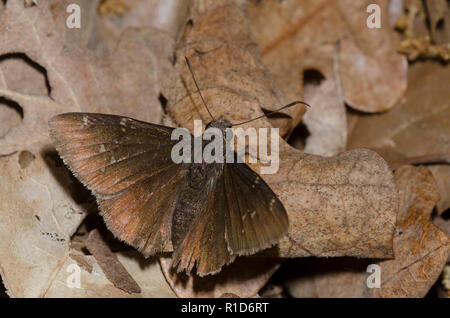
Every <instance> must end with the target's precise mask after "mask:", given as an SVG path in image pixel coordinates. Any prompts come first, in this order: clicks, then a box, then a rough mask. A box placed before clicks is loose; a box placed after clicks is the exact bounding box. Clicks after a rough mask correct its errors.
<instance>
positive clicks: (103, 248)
mask: <svg viewBox="0 0 450 318" xmlns="http://www.w3.org/2000/svg"><path fill="white" fill-rule="evenodd" d="M86 247H87V249H88V250H89V252H91V254H92V255H93V256H94V257H95V259H96V261H97V263H98V264H99V265H100V267H101V269H102V270H103V272H104V273H105V275H106V277H107V278H108V279H109V280H110V281H111V282H112V283H113V284H114V286H116V287H117V288H119V289H122V290H124V291H126V292H128V293H130V294H131V293H140V292H141V288H140V287H139V285H138V284H137V283H136V281H135V280H134V279H133V277H131V275H130V274H129V273H128V272H127V270H126V269H125V267H123V265H122V264H121V263H120V262H119V260H118V259H117V256H116V255H115V254H114V253H113V252H112V251H111V250H110V248H109V246H108V244H106V242H105V241H104V239H103V238H102V236H101V235H100V233H99V232H98V231H97V230H93V231H91V232H90V233H89V237H88V238H87V240H86Z"/></svg>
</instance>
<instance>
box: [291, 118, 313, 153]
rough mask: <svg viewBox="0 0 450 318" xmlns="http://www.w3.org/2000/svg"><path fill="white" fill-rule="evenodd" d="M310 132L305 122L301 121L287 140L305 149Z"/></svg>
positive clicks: (293, 145)
mask: <svg viewBox="0 0 450 318" xmlns="http://www.w3.org/2000/svg"><path fill="white" fill-rule="evenodd" d="M310 135H311V134H310V132H309V130H308V128H307V127H306V125H305V124H304V123H302V122H301V123H300V124H298V125H297V127H295V128H294V130H293V131H292V133H291V135H290V136H289V138H288V140H287V142H288V143H289V145H291V146H292V147H294V148H297V149H300V150H303V149H304V148H305V145H306V139H307V138H308V137H309V136H310Z"/></svg>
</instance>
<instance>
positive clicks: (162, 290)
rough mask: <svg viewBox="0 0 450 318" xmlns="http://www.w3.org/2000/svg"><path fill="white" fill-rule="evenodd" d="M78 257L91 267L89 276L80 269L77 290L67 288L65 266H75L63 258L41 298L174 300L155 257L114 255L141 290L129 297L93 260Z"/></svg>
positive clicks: (69, 273) (134, 254)
mask: <svg viewBox="0 0 450 318" xmlns="http://www.w3.org/2000/svg"><path fill="white" fill-rule="evenodd" d="M75 253H78V254H77V255H79V257H83V258H85V259H86V260H85V261H86V262H89V263H91V264H93V269H92V272H91V273H89V272H88V271H86V270H85V269H84V268H83V267H81V277H80V282H81V286H80V288H70V287H68V285H67V281H68V280H70V275H72V274H73V272H72V271H70V270H69V269H71V268H70V267H69V266H70V265H73V264H77V262H75V261H73V260H72V259H70V258H67V259H66V261H65V263H64V264H61V270H60V271H59V272H58V273H57V275H56V277H55V278H54V283H53V284H52V285H51V287H50V288H49V290H48V291H47V292H46V294H45V295H44V296H45V297H50V298H52V297H57V298H61V297H84V298H98V297H102V298H105V297H111V298H112V297H142V298H144V297H145V298H149V297H157V298H160V297H164V298H173V297H176V295H175V294H174V292H173V291H172V289H171V288H170V286H169V284H168V283H167V281H166V279H165V278H164V275H163V274H162V271H161V267H160V265H159V262H158V260H157V259H156V258H149V259H144V258H143V257H142V256H141V255H140V254H139V253H138V252H134V251H133V252H131V251H130V252H120V253H117V256H118V259H119V262H120V263H121V264H122V265H123V266H124V267H125V269H126V271H127V272H129V273H131V274H132V275H133V278H134V279H135V280H136V282H137V283H138V284H139V286H140V287H141V290H142V291H141V293H140V294H129V293H127V292H125V291H123V290H120V289H118V288H116V287H115V286H114V285H113V284H112V283H111V282H110V281H109V280H108V278H106V276H105V274H104V273H103V271H102V269H101V268H100V267H99V265H98V264H97V262H96V261H95V259H94V257H93V256H91V255H82V254H80V253H79V252H75Z"/></svg>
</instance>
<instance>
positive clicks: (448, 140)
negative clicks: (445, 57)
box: [348, 62, 450, 213]
mask: <svg viewBox="0 0 450 318" xmlns="http://www.w3.org/2000/svg"><path fill="white" fill-rule="evenodd" d="M408 77H409V82H408V91H407V93H406V96H405V99H403V100H402V101H401V102H400V103H399V104H398V105H397V106H396V107H395V108H393V109H392V110H391V111H389V112H387V113H383V114H377V115H371V116H363V115H361V114H359V115H353V117H354V121H353V122H354V124H353V128H352V129H351V131H350V132H349V139H348V147H349V148H359V147H368V148H372V149H382V151H383V152H385V153H388V152H397V153H400V154H402V155H403V156H406V157H417V156H423V155H433V154H447V155H449V154H450V107H449V105H450V104H449V100H450V91H449V90H448V83H449V81H450V66H449V65H447V66H444V65H441V64H439V63H435V62H417V63H415V64H413V65H412V66H411V67H410V70H409V75H408ZM430 170H431V172H432V173H433V176H434V178H435V180H436V182H437V184H438V187H439V192H440V195H441V199H440V201H439V203H438V204H437V209H438V211H439V212H440V213H442V212H443V211H445V210H446V209H448V208H449V207H450V166H449V165H433V166H431V167H430Z"/></svg>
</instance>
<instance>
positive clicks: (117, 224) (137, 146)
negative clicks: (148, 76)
mask: <svg viewBox="0 0 450 318" xmlns="http://www.w3.org/2000/svg"><path fill="white" fill-rule="evenodd" d="M212 123H215V124H220V122H219V121H215V122H212ZM228 123H229V122H228ZM230 126H231V125H230ZM172 131H173V128H170V127H164V126H159V125H154V124H149V123H144V122H140V121H137V120H134V119H131V118H126V117H121V116H115V115H105V114H89V113H66V114H61V115H58V116H56V117H54V118H53V119H52V120H51V121H50V133H51V135H52V137H53V138H54V139H55V141H56V146H57V150H58V152H59V154H60V155H61V157H62V158H63V160H64V162H65V163H66V164H67V165H68V166H69V168H70V169H71V170H72V172H73V173H74V174H75V175H76V176H77V178H78V179H79V180H80V181H81V182H83V184H84V185H86V186H87V187H88V188H89V189H90V190H91V191H92V192H93V194H94V195H95V196H96V198H97V201H98V203H99V206H100V210H101V214H102V216H103V217H104V219H105V222H106V224H107V226H108V228H109V229H110V230H111V231H112V232H113V233H114V234H115V235H116V236H117V237H118V238H120V239H122V240H124V241H125V242H127V243H128V244H130V245H132V246H134V247H135V248H137V249H138V250H139V251H141V252H142V253H143V254H144V255H145V256H149V255H152V254H154V253H156V252H159V251H162V250H163V249H164V247H165V245H166V243H167V242H168V241H169V240H170V239H172V243H173V245H174V249H175V251H174V254H173V265H174V266H176V267H177V270H178V271H182V270H186V271H187V272H190V271H191V270H192V269H193V268H194V267H196V270H197V273H198V274H200V275H206V274H212V273H216V272H218V271H220V270H221V268H222V266H224V265H225V264H228V263H230V262H232V261H233V259H234V258H235V257H236V256H237V255H246V254H252V253H255V252H257V251H260V250H262V249H265V248H267V247H270V246H271V245H273V244H275V243H277V242H278V240H279V239H280V238H281V237H282V236H283V235H284V234H286V232H287V229H288V218H287V214H286V211H285V209H284V207H283V205H282V204H281V202H280V200H279V199H278V198H277V197H276V195H275V194H274V193H273V192H272V190H271V189H270V188H269V186H268V185H267V184H266V183H265V182H264V180H262V179H261V177H259V176H258V175H257V174H256V173H255V172H253V170H251V169H250V168H249V167H248V166H247V165H246V164H244V163H225V164H223V163H221V164H219V163H209V164H206V163H205V162H203V163H201V164H195V163H193V164H184V163H182V164H175V163H174V162H173V161H172V159H171V151H172V147H173V146H174V145H175V144H176V143H177V142H178V141H177V140H175V141H172V140H171V138H170V137H171V133H172ZM172 232H173V233H172Z"/></svg>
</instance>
